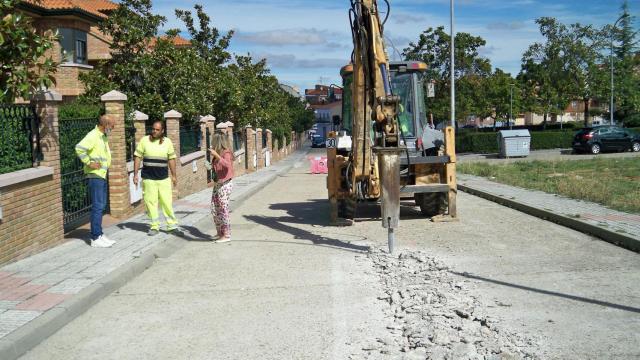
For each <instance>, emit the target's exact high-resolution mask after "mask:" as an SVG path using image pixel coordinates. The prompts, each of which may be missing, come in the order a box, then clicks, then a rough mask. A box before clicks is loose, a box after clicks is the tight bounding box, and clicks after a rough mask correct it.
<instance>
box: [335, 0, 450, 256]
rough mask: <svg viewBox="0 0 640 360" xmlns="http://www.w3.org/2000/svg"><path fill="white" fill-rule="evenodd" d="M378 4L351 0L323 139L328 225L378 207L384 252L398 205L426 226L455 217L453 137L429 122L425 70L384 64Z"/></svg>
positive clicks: (409, 63)
mask: <svg viewBox="0 0 640 360" xmlns="http://www.w3.org/2000/svg"><path fill="white" fill-rule="evenodd" d="M384 2H385V3H386V5H387V11H386V17H385V19H384V20H383V21H381V20H380V12H379V9H378V2H377V1H376V0H351V9H350V10H349V19H350V23H351V32H352V37H353V52H352V55H351V63H350V64H348V65H346V66H344V67H343V68H342V69H341V70H340V75H341V77H342V85H343V99H342V101H343V103H342V116H341V117H340V118H337V119H334V126H335V127H336V128H337V130H335V131H332V132H330V133H329V135H328V136H327V140H326V146H327V167H328V174H327V189H328V197H329V204H330V220H331V223H332V224H334V225H338V226H345V225H351V224H353V221H354V218H355V215H356V209H357V206H358V204H360V203H364V202H378V203H380V207H381V218H382V226H383V227H384V228H386V229H387V232H388V246H389V252H390V253H393V251H394V247H395V230H396V229H397V228H398V225H399V222H400V202H401V200H407V199H410V200H413V201H415V205H417V206H419V207H420V211H421V212H422V214H423V215H424V216H426V217H429V218H431V220H432V221H452V220H456V219H457V212H456V194H457V190H456V177H455V174H456V169H455V164H456V155H455V142H454V139H455V137H454V136H455V133H454V129H453V128H452V127H446V128H444V129H443V130H437V129H435V128H434V126H433V122H432V121H431V122H429V121H427V116H426V109H425V102H424V101H425V96H424V89H425V81H428V79H425V75H424V74H425V71H426V70H427V64H425V63H422V62H417V61H405V62H390V61H389V59H388V56H387V53H386V50H385V44H384V35H383V34H384V23H385V22H386V20H387V18H388V16H389V12H390V5H389V2H388V0H384Z"/></svg>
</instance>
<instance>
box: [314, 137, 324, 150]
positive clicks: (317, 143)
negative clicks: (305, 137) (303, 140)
mask: <svg viewBox="0 0 640 360" xmlns="http://www.w3.org/2000/svg"><path fill="white" fill-rule="evenodd" d="M311 147H314V148H315V147H325V143H324V137H323V136H322V135H316V136H314V137H313V139H311Z"/></svg>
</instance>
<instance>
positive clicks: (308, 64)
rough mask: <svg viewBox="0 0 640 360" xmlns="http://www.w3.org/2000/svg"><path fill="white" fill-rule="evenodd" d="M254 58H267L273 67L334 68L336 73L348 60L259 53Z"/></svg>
mask: <svg viewBox="0 0 640 360" xmlns="http://www.w3.org/2000/svg"><path fill="white" fill-rule="evenodd" d="M256 58H265V59H267V64H268V65H269V67H272V68H274V69H315V68H319V69H335V72H336V74H337V73H338V71H339V70H340V68H341V67H342V66H344V65H346V64H347V63H348V62H349V59H348V58H313V59H304V58H298V57H297V56H296V55H294V54H274V53H265V54H259V55H257V56H256Z"/></svg>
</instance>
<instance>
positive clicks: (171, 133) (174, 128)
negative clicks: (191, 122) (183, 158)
mask: <svg viewBox="0 0 640 360" xmlns="http://www.w3.org/2000/svg"><path fill="white" fill-rule="evenodd" d="M181 118H182V114H180V113H179V112H177V111H175V110H170V111H167V112H166V113H164V121H165V126H166V135H167V137H168V138H169V139H170V140H171V142H172V143H173V147H174V149H175V151H176V173H178V174H179V173H180V119H181ZM176 176H177V175H176ZM178 186H180V178H178ZM178 186H176V187H174V188H173V189H172V190H173V198H174V199H177V198H178Z"/></svg>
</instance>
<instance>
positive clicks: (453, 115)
mask: <svg viewBox="0 0 640 360" xmlns="http://www.w3.org/2000/svg"><path fill="white" fill-rule="evenodd" d="M449 6H450V8H451V19H450V21H451V105H450V106H451V126H452V127H453V131H454V133H455V130H456V86H455V81H454V78H455V72H456V71H455V64H454V60H455V56H454V52H455V49H456V47H455V36H454V29H453V0H449Z"/></svg>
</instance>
